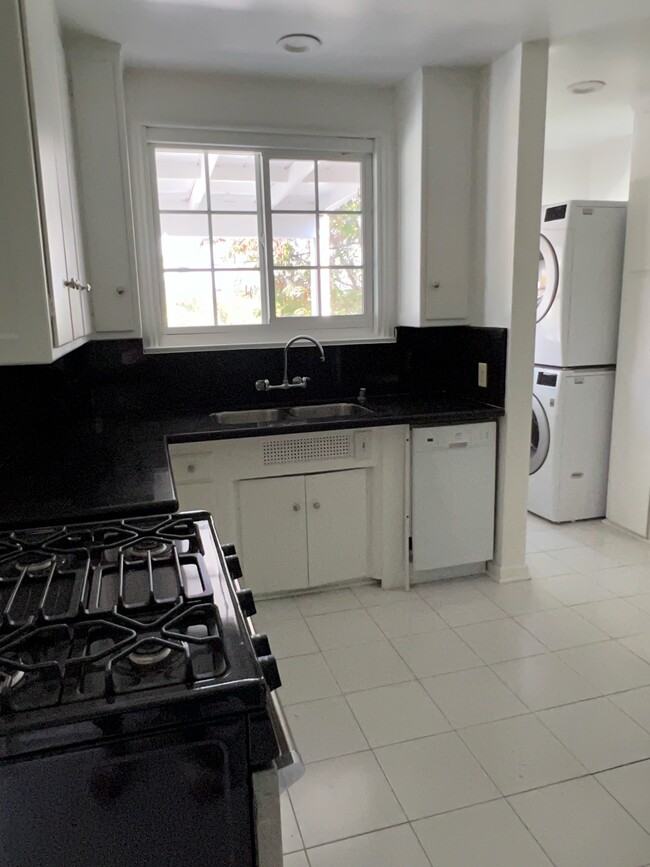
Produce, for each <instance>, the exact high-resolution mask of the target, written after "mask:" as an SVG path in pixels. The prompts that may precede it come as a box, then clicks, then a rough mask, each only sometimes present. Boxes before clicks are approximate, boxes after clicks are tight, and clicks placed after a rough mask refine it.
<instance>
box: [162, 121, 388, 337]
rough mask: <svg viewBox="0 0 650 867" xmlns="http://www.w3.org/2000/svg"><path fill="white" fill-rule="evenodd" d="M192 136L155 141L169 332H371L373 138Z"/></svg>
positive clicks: (164, 327)
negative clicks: (205, 138) (253, 142)
mask: <svg viewBox="0 0 650 867" xmlns="http://www.w3.org/2000/svg"><path fill="white" fill-rule="evenodd" d="M182 132H183V131H177V132H176V133H173V131H166V134H165V135H161V134H160V131H158V134H156V132H155V131H152V130H150V131H149V137H148V142H147V143H148V149H149V156H150V164H151V169H152V171H151V179H152V190H151V193H152V196H151V198H152V202H153V205H154V207H153V224H154V225H153V229H154V234H155V239H156V242H157V243H156V257H155V258H156V262H155V267H154V268H152V281H153V284H154V290H155V289H156V288H157V292H154V294H155V295H157V296H158V305H157V307H158V310H157V313H158V317H159V326H160V331H161V333H162V334H163V335H165V334H166V335H183V334H187V335H192V334H194V335H205V334H206V333H208V334H209V333H212V334H213V335H214V336H213V340H212V342H216V343H218V342H219V336H218V335H219V334H222V335H223V334H229V335H231V336H232V335H234V337H233V339H234V340H241V342H247V338H248V337H252V339H253V340H256V339H260V340H262V341H265V340H272V339H273V336H274V335H277V336H278V337H281V335H282V334H283V333H284V334H287V333H289V332H291V333H296V331H297V330H307V329H309V330H314V329H316V330H318V329H327V330H329V331H330V332H331V333H332V334H333V333H334V332H335V331H338V329H340V328H342V329H350V328H352V329H354V328H356V329H366V331H367V330H368V329H369V328H372V327H373V322H374V315H375V300H374V299H375V290H374V283H373V279H374V275H373V267H372V264H373V262H372V250H373V230H374V229H373V210H372V191H373V160H372V142H370V141H369V140H366V139H359V140H348V139H345V140H342V139H328V140H322V139H321V140H317V141H315V142H314V143H313V144H312V142H310V141H309V140H308V139H307V137H305V136H302V137H300V139H299V140H297V139H296V140H292V139H291V138H290V137H286V136H282V137H275V136H264V137H263V139H264V141H263V142H262V144H261V145H260V144H259V141H258V143H257V145H256V146H251V144H250V139H251V137H252V135H251V134H248V135H245V134H241V135H239V136H233V135H232V134H231V135H226V134H223V135H222V136H218V135H217V134H215V133H211V134H210V138H211V139H215V140H214V141H209V142H205V141H202V142H200V143H198V144H196V143H194V142H192V141H191V138H196V137H198V136H196V134H195V135H194V136H189V134H187V133H186V134H185V136H184V137H185V138H186V139H188V138H189V139H190V140H189V141H187V142H186V141H179V140H178V139H179V138H182V137H183V136H182V135H181V133H182ZM228 139H230V140H231V141H232V143H231V141H228ZM258 140H259V137H258ZM342 144H344V145H345V147H342V146H341V145H342ZM350 144H352V147H350ZM306 145H307V146H306ZM310 145H311V146H310ZM324 145H325V146H324ZM326 145H329V146H326ZM350 336H352V334H351V333H350ZM206 342H209V341H206ZM231 342H232V340H231Z"/></svg>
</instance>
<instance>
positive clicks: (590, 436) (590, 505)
mask: <svg viewBox="0 0 650 867" xmlns="http://www.w3.org/2000/svg"><path fill="white" fill-rule="evenodd" d="M614 377H615V371H614V370H613V369H612V368H604V369H603V368H601V369H598V368H588V369H583V370H557V369H552V368H544V367H538V366H535V381H534V385H533V415H532V425H531V437H530V476H529V481H528V509H529V511H531V512H534V513H535V514H536V515H540V516H541V517H542V518H547V519H548V520H549V521H555V522H556V523H560V522H562V521H580V520H583V519H585V518H600V517H602V516H604V515H605V506H606V502H607V475H608V470H609V445H610V439H611V429H612V408H613V403H614Z"/></svg>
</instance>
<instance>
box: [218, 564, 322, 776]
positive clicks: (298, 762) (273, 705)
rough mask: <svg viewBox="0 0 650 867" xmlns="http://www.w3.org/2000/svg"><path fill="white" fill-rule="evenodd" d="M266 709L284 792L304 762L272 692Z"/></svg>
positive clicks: (246, 619) (301, 772) (300, 772)
mask: <svg viewBox="0 0 650 867" xmlns="http://www.w3.org/2000/svg"><path fill="white" fill-rule="evenodd" d="M233 583H234V585H235V588H236V589H237V590H240V589H241V586H240V583H239V581H238V580H236V579H235V580H234V581H233ZM244 623H245V624H246V629H247V630H248V634H249V635H250V636H251V637H252V636H253V635H256V634H257V631H256V629H255V625H254V623H253V619H252V618H251V617H244ZM267 710H268V712H269V717H270V719H271V724H272V725H273V731H274V733H275V739H276V740H277V742H278V749H279V750H280V755H279V756H278V757H277V758H276V759H275V760H274V765H275V767H276V770H277V772H278V780H279V783H280V791H281V792H284V791H286V790H287V789H288V788H289V786H292V785H293V784H294V783H295V782H297V781H298V780H299V779H300V778H301V777H302V776H303V775H304V773H305V764H304V762H303V760H302V757H301V755H300V753H299V752H298V748H297V746H296V742H295V740H294V738H293V734H292V732H291V729H290V728H289V723H288V722H287V718H286V716H285V714H284V708H283V707H282V702H281V701H280V698H279V697H278V696H277V695H276V693H274V692H269V698H268V702H267Z"/></svg>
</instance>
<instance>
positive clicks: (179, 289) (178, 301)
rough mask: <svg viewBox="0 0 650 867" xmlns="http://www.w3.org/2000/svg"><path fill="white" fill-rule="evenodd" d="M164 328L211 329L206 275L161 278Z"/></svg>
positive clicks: (209, 281)
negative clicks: (163, 282)
mask: <svg viewBox="0 0 650 867" xmlns="http://www.w3.org/2000/svg"><path fill="white" fill-rule="evenodd" d="M165 305H166V311H167V326H168V328H184V327H188V326H189V327H195V328H196V327H200V326H203V327H205V326H207V325H214V308H213V305H212V276H211V274H210V272H209V271H208V272H207V273H206V272H200V273H187V272H184V273H178V272H177V271H172V272H169V271H168V272H167V273H166V274H165Z"/></svg>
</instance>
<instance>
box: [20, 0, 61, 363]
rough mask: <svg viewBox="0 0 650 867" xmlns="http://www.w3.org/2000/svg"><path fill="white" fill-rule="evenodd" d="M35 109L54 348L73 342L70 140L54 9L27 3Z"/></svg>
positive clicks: (27, 45) (26, 36) (25, 18)
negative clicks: (66, 218)
mask: <svg viewBox="0 0 650 867" xmlns="http://www.w3.org/2000/svg"><path fill="white" fill-rule="evenodd" d="M21 9H22V17H23V37H24V41H25V48H26V54H27V71H28V81H29V96H30V109H31V115H32V127H33V130H34V139H35V145H36V158H37V169H38V180H39V190H40V206H41V223H42V230H43V237H44V241H45V255H46V260H47V265H48V277H49V289H50V300H51V303H52V321H53V332H54V333H53V337H54V344H55V346H63V345H65V344H66V343H70V341H71V340H72V339H73V333H72V312H71V309H70V291H69V289H68V288H67V287H66V285H65V283H66V280H67V279H68V267H67V263H66V249H65V240H64V235H63V220H62V215H61V192H60V191H61V186H62V175H63V165H62V160H63V157H64V148H65V137H64V132H63V114H62V109H61V98H60V91H59V86H58V80H57V77H56V74H55V70H57V69H58V63H59V61H58V55H57V43H56V30H55V23H54V10H53V9H52V8H51V7H50V5H49V3H48V2H41V0H22V3H21Z"/></svg>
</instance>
